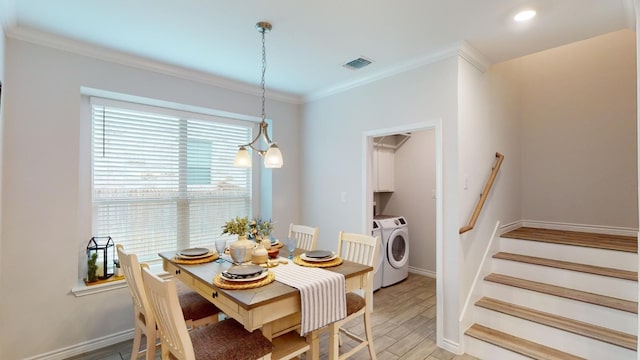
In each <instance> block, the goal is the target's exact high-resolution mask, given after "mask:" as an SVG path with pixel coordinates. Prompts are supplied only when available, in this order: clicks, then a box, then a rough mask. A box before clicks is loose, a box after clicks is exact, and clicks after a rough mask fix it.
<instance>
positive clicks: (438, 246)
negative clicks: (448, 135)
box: [362, 119, 444, 343]
mask: <svg viewBox="0 0 640 360" xmlns="http://www.w3.org/2000/svg"><path fill="white" fill-rule="evenodd" d="M407 134H415V136H416V139H417V138H418V137H419V136H418V135H420V138H422V136H423V135H426V136H427V137H429V136H430V137H431V138H432V140H431V144H432V145H431V147H432V148H431V150H430V151H429V150H425V152H424V154H421V153H420V152H421V151H423V150H420V149H419V145H418V147H417V148H416V147H415V146H408V143H407V145H402V146H407V148H405V149H404V150H405V152H406V151H409V152H410V154H409V155H406V154H405V159H403V160H402V161H403V163H399V164H398V165H399V166H401V167H403V168H404V169H405V170H403V172H407V171H409V172H411V173H409V174H404V175H403V177H404V179H403V180H401V179H399V180H401V181H400V182H398V184H397V185H398V186H400V187H402V188H403V189H399V190H398V191H397V194H396V190H395V189H393V191H379V192H377V193H376V195H374V185H377V184H374V183H376V182H377V181H378V180H377V179H375V178H374V176H377V175H374V168H376V167H377V164H374V156H373V154H374V148H375V142H376V140H380V138H382V137H393V136H396V135H400V136H406V135H407ZM423 141H424V140H423ZM441 144H442V131H441V120H440V119H437V120H433V121H427V122H423V123H417V124H411V125H407V126H401V127H395V128H386V129H376V130H370V131H366V132H365V133H364V134H363V154H364V156H365V161H364V162H363V164H364V165H363V167H364V168H363V172H362V173H363V180H362V181H363V187H362V188H363V191H364V193H363V196H362V199H364V204H363V209H364V211H363V217H362V220H363V229H367V232H368V233H371V231H372V226H373V219H374V211H375V212H376V215H379V214H381V213H383V212H398V211H404V210H402V209H403V205H402V204H403V202H404V203H405V204H409V205H407V208H406V209H407V211H408V212H409V214H412V215H409V219H411V218H413V219H414V220H413V222H415V224H416V225H417V226H415V228H416V229H421V228H424V226H426V227H427V228H428V227H429V226H431V230H433V228H434V227H435V244H433V243H432V244H431V247H430V248H429V247H427V246H425V245H427V244H425V243H418V241H420V240H421V239H422V240H424V237H423V236H422V234H420V232H421V230H416V231H414V232H415V236H414V235H412V234H411V228H410V229H409V232H410V234H409V237H410V238H412V240H410V244H411V245H413V246H411V245H410V246H411V247H413V248H414V249H413V250H415V251H413V250H410V257H409V266H410V270H409V271H410V272H413V273H418V274H420V275H426V276H430V277H435V278H436V307H437V329H436V330H437V331H436V333H437V340H438V343H440V342H441V340H442V339H441V334H442V329H443V321H442V320H443V316H444V315H443V306H442V305H443V301H442V298H443V286H442V274H443V272H442V258H443V254H442V249H443V246H442V243H443V239H442V229H443V224H442V219H443V202H442V167H443V164H442V163H443V161H442V146H441ZM414 145H415V144H414ZM421 156H427V157H431V160H430V161H431V165H429V166H430V167H431V169H416V168H411V165H407V164H406V162H411V161H413V160H412V159H416V158H420V157H421ZM394 166H395V164H394ZM407 166H408V168H409V170H406V169H407ZM376 170H377V169H376ZM423 171H427V172H431V174H432V176H433V184H423V183H421V182H420V177H419V176H418V175H416V174H421V173H423ZM412 176H413V177H414V180H413V183H412V184H411V185H410V186H409V187H410V189H405V187H407V183H406V181H408V180H407V179H408V178H411V177H412ZM421 185H422V186H421ZM394 187H395V184H394ZM416 191H421V197H422V198H425V199H427V201H433V204H434V206H433V208H434V210H433V212H429V211H426V212H423V211H421V210H419V209H420V207H419V205H418V208H417V209H418V210H416V208H415V206H416V205H415V202H413V203H412V204H411V200H406V198H407V196H409V197H410V196H411V192H416ZM396 195H397V196H396ZM394 196H395V198H394ZM403 199H404V200H403ZM374 203H375V210H374ZM393 215H401V216H407V215H406V214H404V213H402V214H401V213H396V214H393ZM409 226H411V225H409ZM413 239H415V240H413ZM414 243H415V244H414ZM416 244H417V245H416ZM383 251H384V250H382V251H381V252H383ZM429 251H430V252H432V253H431V254H426V253H425V252H429ZM411 254H413V259H414V260H413V262H412V257H411ZM434 254H435V256H433V255H434ZM429 256H432V257H433V258H434V261H435V267H434V266H433V262H432V263H431V264H430V265H429V264H425V263H424V262H420V261H418V260H416V259H421V260H424V259H425V258H428V257H429ZM429 267H430V268H429ZM425 268H429V269H425Z"/></svg>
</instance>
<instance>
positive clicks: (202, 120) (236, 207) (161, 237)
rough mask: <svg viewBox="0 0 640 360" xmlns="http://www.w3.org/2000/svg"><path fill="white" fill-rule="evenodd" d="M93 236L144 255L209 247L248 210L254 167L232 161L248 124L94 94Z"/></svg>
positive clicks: (150, 257) (246, 138)
mask: <svg viewBox="0 0 640 360" xmlns="http://www.w3.org/2000/svg"><path fill="white" fill-rule="evenodd" d="M91 109H92V154H91V158H92V169H93V173H92V190H93V195H92V205H93V222H92V227H93V229H92V230H93V235H94V236H107V235H109V236H111V237H112V238H113V239H114V241H115V243H117V244H123V245H124V246H125V248H126V249H128V250H129V251H132V252H135V253H136V254H137V255H138V257H139V258H140V260H141V261H149V260H153V259H157V253H158V252H161V251H170V250H175V249H176V248H186V247H196V246H208V247H211V246H212V244H213V242H214V239H215V238H219V237H221V231H222V226H223V225H224V222H225V221H227V220H228V219H230V218H232V217H235V216H250V215H251V212H252V200H253V199H252V183H251V180H252V174H251V169H250V168H249V169H246V168H235V167H233V159H234V156H235V152H236V151H237V148H238V147H237V145H238V144H244V143H248V142H249V141H251V135H252V126H253V125H254V124H252V123H251V122H248V121H241V120H234V119H228V118H222V117H214V116H209V115H198V114H193V113H188V112H182V111H177V110H171V109H166V108H161V107H152V106H143V105H138V104H132V103H126V102H120V101H113V100H106V99H100V98H92V99H91Z"/></svg>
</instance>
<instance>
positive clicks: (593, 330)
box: [476, 297, 638, 351]
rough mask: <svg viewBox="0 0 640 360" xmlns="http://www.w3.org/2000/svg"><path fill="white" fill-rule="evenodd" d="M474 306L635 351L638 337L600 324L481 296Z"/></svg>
mask: <svg viewBox="0 0 640 360" xmlns="http://www.w3.org/2000/svg"><path fill="white" fill-rule="evenodd" d="M476 306H480V307H483V308H485V309H489V310H493V311H497V312H501V313H503V314H507V315H511V316H515V317H518V318H521V319H525V320H529V321H533V322H536V323H539V324H543V325H547V326H551V327H554V328H557V329H561V330H564V331H568V332H572V333H574V334H578V335H582V336H586V337H589V338H592V339H596V340H599V341H603V342H606V343H609V344H613V345H617V346H621V347H624V348H627V349H630V350H633V351H636V349H637V344H638V338H637V336H635V335H631V334H627V333H624V332H621V331H617V330H612V329H608V328H605V327H602V326H598V325H593V324H589V323H585V322H582V321H578V320H574V319H570V318H567V317H563V316H560V315H555V314H550V313H547V312H544V311H540V310H536V309H532V308H528V307H524V306H520V305H516V304H512V303H509V302H506V301H501V300H497V299H492V298H488V297H483V298H481V299H480V300H478V301H477V302H476Z"/></svg>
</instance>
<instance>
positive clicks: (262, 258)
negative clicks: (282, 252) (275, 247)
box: [251, 243, 269, 265]
mask: <svg viewBox="0 0 640 360" xmlns="http://www.w3.org/2000/svg"><path fill="white" fill-rule="evenodd" d="M268 259H269V253H268V252H267V249H265V248H264V246H263V245H262V243H260V244H258V245H257V246H256V247H254V248H253V251H252V253H251V262H252V263H254V264H257V265H260V264H265V263H266V262H267V260H268Z"/></svg>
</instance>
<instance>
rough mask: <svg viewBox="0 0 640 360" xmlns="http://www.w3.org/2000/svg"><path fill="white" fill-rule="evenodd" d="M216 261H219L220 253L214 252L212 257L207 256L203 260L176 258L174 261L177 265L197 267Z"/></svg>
mask: <svg viewBox="0 0 640 360" xmlns="http://www.w3.org/2000/svg"><path fill="white" fill-rule="evenodd" d="M216 260H218V253H217V252H215V251H212V252H211V256H207V257H205V258H202V259H184V258H181V257H178V256H174V257H173V260H172V261H173V262H174V263H176V264H183V265H196V264H204V263H208V262H212V261H216Z"/></svg>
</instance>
